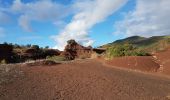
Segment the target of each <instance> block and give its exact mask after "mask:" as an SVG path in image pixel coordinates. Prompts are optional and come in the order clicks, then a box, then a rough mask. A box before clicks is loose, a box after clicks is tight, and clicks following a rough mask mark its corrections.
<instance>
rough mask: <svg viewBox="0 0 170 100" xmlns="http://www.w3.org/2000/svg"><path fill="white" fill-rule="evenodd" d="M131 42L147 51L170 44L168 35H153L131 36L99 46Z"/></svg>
mask: <svg viewBox="0 0 170 100" xmlns="http://www.w3.org/2000/svg"><path fill="white" fill-rule="evenodd" d="M122 44H132V45H133V46H135V47H137V48H139V49H143V50H146V51H148V52H153V51H159V50H164V49H166V48H167V47H168V46H170V36H153V37H149V38H146V37H141V36H132V37H128V38H125V39H121V40H117V41H114V42H112V43H108V44H105V45H103V46H101V47H102V48H109V47H112V46H116V45H122Z"/></svg>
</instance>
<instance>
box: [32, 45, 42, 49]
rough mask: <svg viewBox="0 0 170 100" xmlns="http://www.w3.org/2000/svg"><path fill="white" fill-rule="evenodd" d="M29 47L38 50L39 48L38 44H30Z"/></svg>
mask: <svg viewBox="0 0 170 100" xmlns="http://www.w3.org/2000/svg"><path fill="white" fill-rule="evenodd" d="M31 48H33V49H36V50H39V49H40V48H39V46H38V45H32V47H31Z"/></svg>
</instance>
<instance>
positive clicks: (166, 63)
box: [155, 47, 170, 75]
mask: <svg viewBox="0 0 170 100" xmlns="http://www.w3.org/2000/svg"><path fill="white" fill-rule="evenodd" d="M155 59H156V60H157V62H158V63H159V64H160V65H161V68H162V69H161V70H162V71H161V73H163V74H167V75H170V47H169V48H168V49H167V50H165V51H162V52H158V53H156V54H155Z"/></svg>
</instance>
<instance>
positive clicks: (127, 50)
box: [106, 44, 149, 58]
mask: <svg viewBox="0 0 170 100" xmlns="http://www.w3.org/2000/svg"><path fill="white" fill-rule="evenodd" d="M148 55H149V54H148V53H146V52H145V51H143V50H140V49H138V48H136V47H134V46H133V45H131V44H123V45H116V46H113V47H109V48H108V49H107V50H106V56H107V57H108V58H113V57H121V56H148Z"/></svg>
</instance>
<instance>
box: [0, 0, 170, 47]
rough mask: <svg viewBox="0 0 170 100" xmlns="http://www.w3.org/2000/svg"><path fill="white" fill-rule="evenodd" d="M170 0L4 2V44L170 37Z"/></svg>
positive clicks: (0, 36) (0, 10) (0, 30)
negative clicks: (131, 37) (130, 37)
mask: <svg viewBox="0 0 170 100" xmlns="http://www.w3.org/2000/svg"><path fill="white" fill-rule="evenodd" d="M169 5H170V0H0V43H3V42H9V43H17V44H20V45H26V44H37V45H40V46H41V47H45V46H49V47H50V48H55V49H59V50H63V49H64V46H65V45H66V43H67V41H68V40H69V39H75V40H76V41H77V42H78V43H80V44H82V45H84V46H90V45H91V46H93V47H98V46H100V45H103V44H106V43H110V42H113V41H115V40H117V39H122V38H125V37H129V36H134V35H138V36H144V37H150V36H158V35H170V19H169V18H170V13H169V12H170V6H169Z"/></svg>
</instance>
